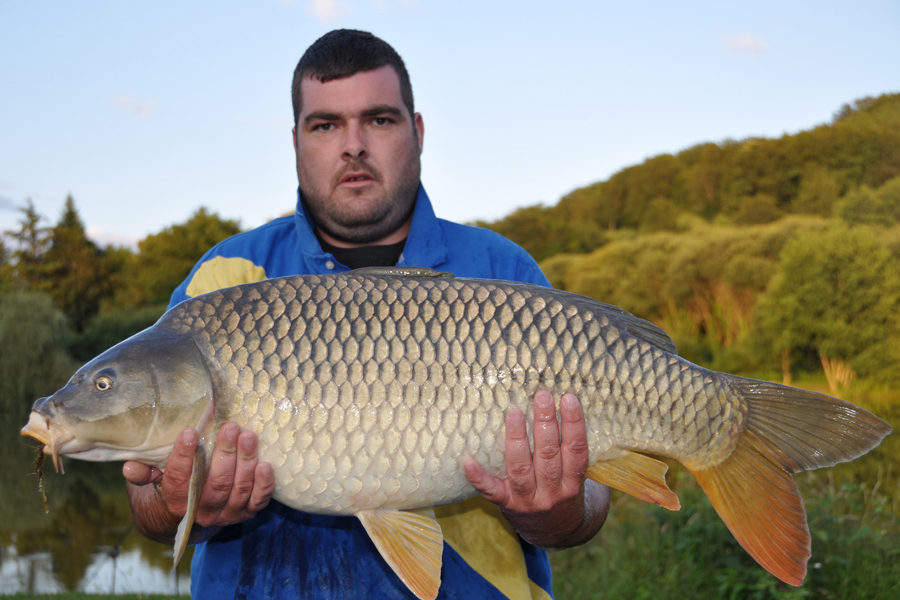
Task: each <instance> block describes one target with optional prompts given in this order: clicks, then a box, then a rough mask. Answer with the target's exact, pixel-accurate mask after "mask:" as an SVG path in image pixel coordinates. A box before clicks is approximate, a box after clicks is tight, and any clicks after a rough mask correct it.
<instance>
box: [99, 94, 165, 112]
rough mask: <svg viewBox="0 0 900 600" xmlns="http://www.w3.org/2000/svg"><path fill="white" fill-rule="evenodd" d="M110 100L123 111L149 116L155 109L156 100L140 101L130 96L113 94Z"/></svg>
mask: <svg viewBox="0 0 900 600" xmlns="http://www.w3.org/2000/svg"><path fill="white" fill-rule="evenodd" d="M110 101H111V102H112V103H113V104H115V105H116V106H118V107H119V108H121V109H122V110H123V111H125V112H130V113H135V114H136V115H138V116H140V117H149V116H150V115H151V114H153V113H154V112H155V111H156V102H153V101H152V100H151V101H150V102H143V101H140V100H138V99H136V98H134V97H132V96H119V95H116V96H113V97H112V98H110Z"/></svg>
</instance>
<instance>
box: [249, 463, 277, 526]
mask: <svg viewBox="0 0 900 600" xmlns="http://www.w3.org/2000/svg"><path fill="white" fill-rule="evenodd" d="M274 492H275V473H274V471H273V470H272V465H270V464H269V463H266V462H264V463H259V464H258V465H256V468H255V469H254V477H253V492H252V493H251V494H250V501H249V502H248V503H247V513H248V516H252V515H255V514H256V513H258V512H259V511H261V510H262V509H264V508H265V507H266V506H268V504H269V500H270V499H271V498H272V494H273V493H274Z"/></svg>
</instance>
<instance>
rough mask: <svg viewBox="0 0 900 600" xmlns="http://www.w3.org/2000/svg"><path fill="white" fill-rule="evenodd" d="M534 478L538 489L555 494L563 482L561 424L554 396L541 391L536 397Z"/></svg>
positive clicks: (533, 429)
mask: <svg viewBox="0 0 900 600" xmlns="http://www.w3.org/2000/svg"><path fill="white" fill-rule="evenodd" d="M532 431H533V435H534V477H535V480H536V484H537V487H538V488H539V489H541V490H544V491H545V492H547V491H549V492H554V491H556V490H557V489H558V488H559V487H560V485H561V480H562V463H561V460H560V447H559V435H560V434H559V422H558V421H557V418H556V403H554V402H553V395H552V394H551V393H550V392H548V391H546V390H540V391H538V392H537V393H536V394H535V395H534V425H533V428H532Z"/></svg>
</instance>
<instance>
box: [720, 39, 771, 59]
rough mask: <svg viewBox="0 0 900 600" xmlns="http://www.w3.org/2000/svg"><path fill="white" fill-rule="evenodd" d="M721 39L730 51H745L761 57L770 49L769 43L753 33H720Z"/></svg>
mask: <svg viewBox="0 0 900 600" xmlns="http://www.w3.org/2000/svg"><path fill="white" fill-rule="evenodd" d="M719 41H720V42H722V45H723V46H725V48H727V49H728V50H729V51H730V52H745V53H747V54H752V55H753V56H756V57H757V58H759V57H760V56H762V53H763V52H765V51H766V49H768V47H769V45H768V44H767V43H765V42H764V41H762V40H761V39H759V38H758V37H756V36H755V35H753V34H752V33H739V34H737V35H730V34H727V33H720V34H719Z"/></svg>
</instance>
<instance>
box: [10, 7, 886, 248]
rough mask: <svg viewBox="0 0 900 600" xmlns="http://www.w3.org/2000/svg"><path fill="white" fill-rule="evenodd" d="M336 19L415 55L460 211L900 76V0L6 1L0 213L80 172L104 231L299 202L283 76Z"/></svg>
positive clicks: (806, 112)
mask: <svg viewBox="0 0 900 600" xmlns="http://www.w3.org/2000/svg"><path fill="white" fill-rule="evenodd" d="M337 27H350V28H358V29H367V30H369V31H372V32H374V33H375V34H376V35H379V36H380V37H382V38H384V39H385V40H387V41H388V42H389V43H391V44H392V45H393V46H394V47H395V48H396V49H397V50H398V51H399V52H400V54H401V55H402V56H403V57H404V60H405V61H406V64H407V67H408V69H409V71H410V75H411V77H412V82H413V90H414V93H415V99H416V109H417V110H418V111H420V112H421V113H422V115H423V118H424V121H425V151H424V154H423V159H422V160H423V163H422V166H423V182H424V183H425V187H426V189H427V190H428V192H429V195H430V196H431V197H432V200H433V202H434V203H435V205H436V210H437V212H438V214H439V215H440V216H443V217H445V218H449V219H452V220H456V221H472V220H475V219H479V218H480V219H495V218H499V217H501V216H503V215H505V214H508V213H509V212H511V211H512V210H514V209H515V208H517V207H521V206H527V205H531V204H536V203H539V202H542V203H545V204H554V203H556V202H557V201H558V200H559V198H560V197H561V196H563V195H564V194H566V193H568V192H569V191H571V190H573V189H575V188H577V187H579V186H582V185H586V184H589V183H592V182H595V181H599V180H603V179H606V178H608V177H609V176H610V175H611V174H613V173H615V172H616V171H618V170H619V169H621V168H623V167H626V166H629V165H633V164H636V163H640V162H641V161H643V160H644V159H646V158H648V157H650V156H654V155H657V154H660V153H663V152H677V151H679V150H683V149H685V148H687V147H690V146H692V145H694V144H697V143H700V142H705V141H722V140H724V139H726V138H733V139H743V138H746V137H750V136H765V137H777V136H780V135H783V134H785V133H796V132H797V131H800V130H803V129H809V128H811V127H813V126H815V125H818V124H822V123H826V122H828V121H830V120H831V117H832V115H833V114H834V113H835V112H836V111H837V110H838V109H839V108H840V107H841V105H843V104H844V103H848V102H852V101H853V100H855V99H858V98H861V97H864V96H875V95H880V94H883V93H888V92H898V91H900V2H897V1H895V0H880V1H878V0H857V1H856V2H852V3H851V2H829V1H816V2H812V1H790V0H779V1H777V2H774V1H773V2H770V1H768V0H754V1H752V2H750V1H735V2H727V3H726V2H696V1H690V0H686V1H682V2H671V1H668V2H663V1H655V2H640V1H635V2H622V1H621V0H619V1H616V2H606V1H602V0H595V1H593V2H567V1H565V0H557V1H555V2H528V1H525V0H520V1H517V2H487V1H485V0H482V1H480V2H469V1H467V0H456V1H452V2H451V1H446V0H444V1H441V2H438V1H429V0H294V1H289V0H252V1H251V0H245V1H243V2H237V1H229V0H219V1H216V2H212V1H205V0H204V1H196V2H170V1H166V0H159V1H157V2H152V3H150V2H142V3H137V2H122V1H112V0H110V1H86V2H62V1H49V0H47V1H41V0H34V1H25V0H0V89H2V91H0V229H10V228H13V227H15V226H16V221H17V220H18V218H19V213H17V212H16V207H18V206H22V205H23V204H24V202H25V200H26V199H27V198H31V199H32V200H33V201H34V203H35V205H36V207H37V209H38V211H39V212H41V213H42V214H43V215H45V216H46V217H47V218H48V221H50V222H52V221H55V220H56V219H57V218H58V217H59V214H60V211H61V209H62V206H63V202H64V200H65V197H66V195H67V194H69V193H71V194H72V195H73V196H74V198H75V201H76V205H77V206H78V208H79V211H80V213H81V216H82V218H83V220H84V221H85V223H86V225H87V228H88V231H89V233H90V234H91V235H92V236H93V237H94V238H95V239H97V240H98V241H100V242H102V243H109V242H112V243H117V244H133V243H134V242H135V241H136V240H138V239H140V238H142V237H144V236H146V235H147V234H148V233H154V232H156V231H159V230H160V229H162V228H163V227H166V226H168V225H171V224H174V223H179V222H183V221H184V220H186V219H187V218H188V217H189V215H190V214H191V213H192V212H193V211H194V210H196V209H197V208H198V207H200V206H206V207H208V208H210V209H212V210H215V211H217V212H218V213H219V214H220V215H221V216H223V217H227V218H234V219H238V220H240V222H241V224H242V226H243V227H245V228H249V227H252V226H256V225H259V224H262V223H264V222H265V221H267V220H268V219H270V218H272V217H275V216H278V215H281V214H284V213H285V212H288V211H290V210H292V208H293V205H294V202H295V191H296V172H295V170H294V157H293V149H292V147H291V136H290V130H291V125H292V123H291V104H290V80H291V75H292V73H293V69H294V66H295V65H296V62H297V60H298V59H299V58H300V55H301V54H302V53H303V51H304V50H305V49H306V47H307V46H308V45H309V44H310V43H312V42H313V41H314V40H315V39H316V38H317V37H319V36H320V35H322V34H323V33H325V32H326V31H328V30H330V29H333V28H337Z"/></svg>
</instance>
